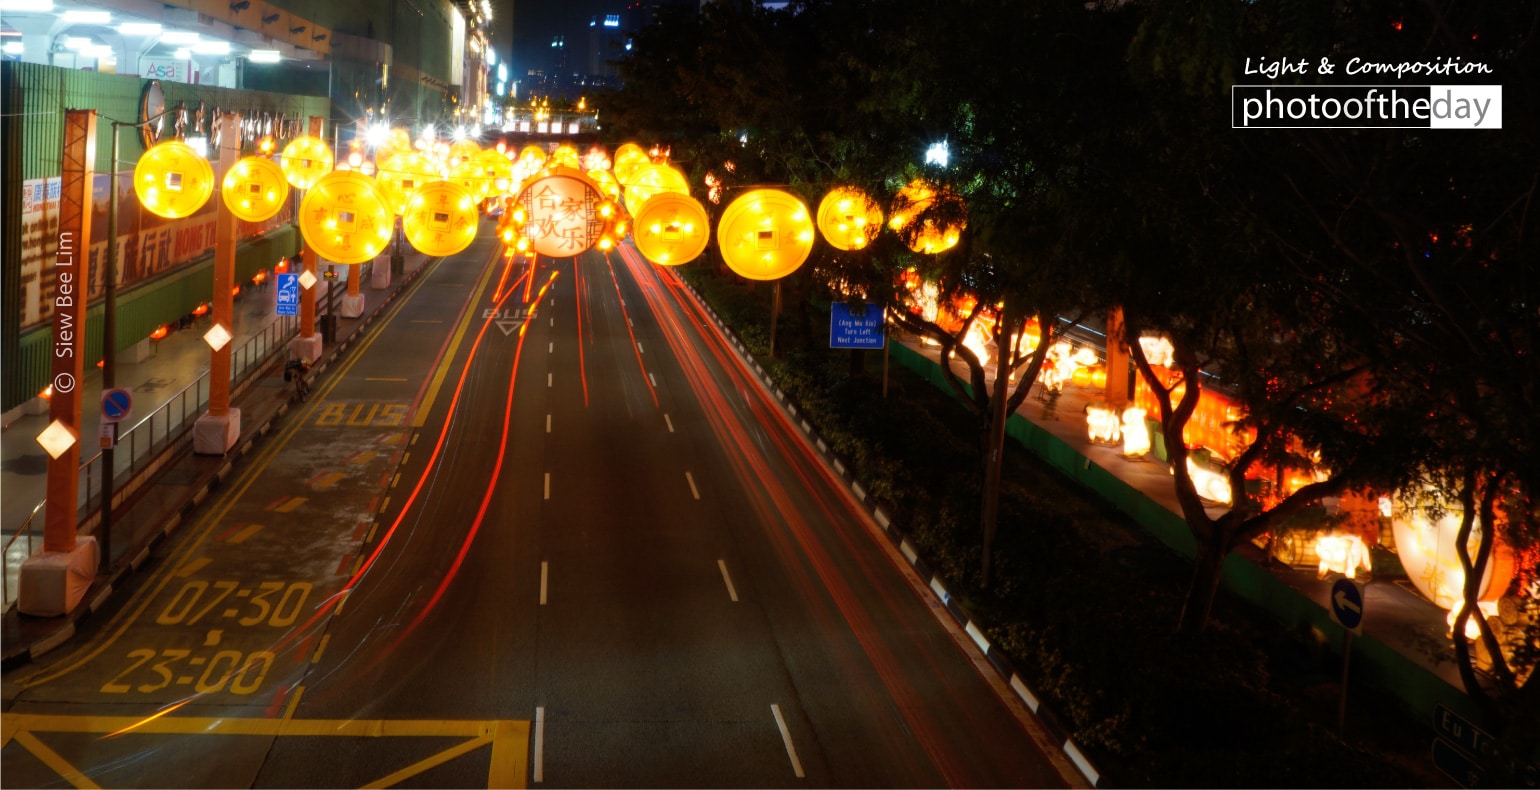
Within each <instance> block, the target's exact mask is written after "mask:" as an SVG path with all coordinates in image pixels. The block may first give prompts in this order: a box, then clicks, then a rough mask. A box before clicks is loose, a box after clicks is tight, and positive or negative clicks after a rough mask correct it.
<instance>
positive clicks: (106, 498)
mask: <svg viewBox="0 0 1540 790" xmlns="http://www.w3.org/2000/svg"><path fill="white" fill-rule="evenodd" d="M173 112H176V108H172V109H169V110H164V111H162V112H159V113H156V114H155V115H153V116H151V117H149V118H146V119H144V120H143V121H139V122H137V123H130V122H128V121H113V122H112V158H111V159H110V160H109V167H110V171H109V172H108V174H107V190H108V195H107V269H106V271H105V272H103V273H102V282H103V288H102V391H103V392H106V391H107V390H110V389H113V388H114V387H116V386H117V376H118V160H119V158H120V156H121V154H122V143H121V142H120V141H119V139H118V131H119V130H120V129H122V128H123V127H125V126H127V127H129V128H133V129H141V128H143V127H146V126H149V125H150V124H152V123H156V122H158V121H159V120H160V119H162V118H164V117H166V116H167V115H170V114H171V113H173ZM108 425H109V426H110V427H106V428H104V429H103V431H104V433H103V434H102V520H101V524H100V525H99V526H98V527H97V529H96V535H97V541H98V542H99V543H100V544H101V547H102V558H101V559H102V562H101V569H102V572H103V573H108V572H111V571H112V497H113V493H114V492H113V486H114V482H115V478H116V477H117V475H116V472H117V470H116V469H115V467H114V463H113V461H114V458H113V455H114V452H115V448H116V447H117V446H118V426H117V423H108ZM106 431H110V432H111V433H110V434H108V433H106Z"/></svg>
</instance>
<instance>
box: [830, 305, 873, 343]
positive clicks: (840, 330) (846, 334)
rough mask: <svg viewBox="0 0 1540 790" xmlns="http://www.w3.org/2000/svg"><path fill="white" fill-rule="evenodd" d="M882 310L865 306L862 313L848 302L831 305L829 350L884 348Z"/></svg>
mask: <svg viewBox="0 0 1540 790" xmlns="http://www.w3.org/2000/svg"><path fill="white" fill-rule="evenodd" d="M883 340H884V335H883V330H882V308H880V307H878V306H876V305H865V306H863V307H862V308H861V311H860V312H856V311H854V310H852V309H851V307H850V304H849V303H847V302H835V303H833V304H831V305H829V348H870V349H878V348H882V347H883Z"/></svg>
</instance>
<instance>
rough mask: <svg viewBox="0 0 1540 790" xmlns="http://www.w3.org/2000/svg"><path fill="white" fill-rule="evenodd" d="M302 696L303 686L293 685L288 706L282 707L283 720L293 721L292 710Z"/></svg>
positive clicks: (303, 692) (303, 694)
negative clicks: (292, 693) (292, 692)
mask: <svg viewBox="0 0 1540 790" xmlns="http://www.w3.org/2000/svg"><path fill="white" fill-rule="evenodd" d="M322 644H325V642H324V640H323V642H322ZM317 657H319V656H317ZM303 696H305V687H304V686H295V687H294V696H292V697H290V698H289V704H288V706H287V707H285V708H284V709H283V720H284V721H293V720H294V711H295V710H296V709H298V708H299V698H300V697H303Z"/></svg>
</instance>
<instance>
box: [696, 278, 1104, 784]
mask: <svg viewBox="0 0 1540 790" xmlns="http://www.w3.org/2000/svg"><path fill="white" fill-rule="evenodd" d="M685 287H686V289H687V290H688V291H689V292H690V293H691V294H692V295H693V296H694V298H695V301H696V302H697V303H698V304H699V305H700V306H701V307H703V308H704V309H705V311H706V313H707V314H709V315H710V316H711V318H712V320H713V321H715V322H716V325H717V329H718V331H720V332H721V333H722V334H723V336H725V337H726V338H727V339H728V340H729V341H730V342H731V344H732V345H733V346H734V347H735V348H737V349H738V351H739V357H740V359H742V360H743V361H744V362H745V363H746V364H747V365H750V366H752V367H753V368H754V370H755V371H756V372H759V373H760V374H761V377H762V379H763V381H764V384H765V387H766V389H767V390H768V391H770V392H773V393H775V396H776V400H777V401H780V402H781V404H782V407H783V408H784V409H785V411H786V414H787V415H788V416H790V417H792V418H796V417H797V406H796V403H794V402H793V401H792V399H791V398H789V397H787V396H786V395H785V394H784V392H783V391H782V390H781V389H780V387H778V386H777V385H776V384H775V382H774V381H773V380H772V379H771V378H770V376H769V374H768V373H765V372H764V369H763V368H762V367H760V365H759V363H758V362H756V361H755V360H754V358H753V356H752V355H751V354H749V353H748V349H747V348H746V347H745V346H744V345H743V341H741V340H739V339H738V336H737V335H736V334H734V333H733V331H732V330H731V329H729V328H728V327H727V325H726V324H724V323H722V319H721V318H720V317H719V316H718V315H717V314H716V312H715V311H713V310H712V309H711V308H710V307H709V306H706V300H705V298H704V297H702V296H701V294H700V292H699V291H696V290H695V287H694V286H692V285H689V284H688V283H686V284H685ZM800 422H801V427H802V430H803V432H804V433H806V434H807V437H808V441H810V442H813V443H814V444H815V446H816V447H817V449H818V452H819V455H820V456H821V457H822V458H823V459H824V461H825V462H826V463H828V464H829V465H830V466H831V467H832V468H834V469H835V470H836V471H837V472H838V474H839V475H841V476H844V475H845V465H844V462H843V461H842V460H840V459H839V458H837V457H835V456H834V455H833V454H832V453H830V452H829V450H828V444H827V443H826V442H824V440H823V439H822V438H820V437H819V436H818V435H817V433H816V432H814V430H813V427H812V425H811V424H810V423H809V422H808V421H807V420H806V419H805V418H803V419H801V420H800ZM850 488H851V492H852V494H854V495H855V496H856V498H857V499H858V500H860V501H861V502H862V503H863V504H865V505H867V507H868V508H869V509H870V513H871V516H872V518H873V520H875V521H876V522H877V524H878V525H879V526H880V527H881V528H882V531H883V533H884V534H885V535H886V536H887V537H888V539H889V540H890V541H892V542H893V544H894V545H895V546H897V547H898V550H899V552H900V553H902V554H903V556H904V559H905V560H907V561H908V562H909V564H910V566H911V567H913V568H914V570H915V573H916V574H918V575H919V577H920V579H921V581H922V583H924V584H925V586H926V587H927V588H928V589H929V590H930V591H931V593H932V594H934V595H935V596H936V598H937V600H938V601H940V603H941V604H942V606H943V608H945V609H946V610H947V612H948V613H949V614H950V615H951V616H952V618H953V619H954V620H956V621H957V624H958V625H959V626H961V627H962V628H963V630H964V632H966V633H967V634H968V637H969V639H971V640H972V641H973V643H974V645H975V646H976V647H978V648H979V650H980V651H981V652H982V653H983V654H984V658H985V659H986V660H988V661H989V664H990V666H992V667H994V669H995V672H996V673H997V674H998V675H999V676H1000V677H1001V678H1002V679H1003V680H1004V681H1005V682H1006V684H1007V685H1008V686H1010V688H1011V690H1012V691H1013V692H1015V694H1016V696H1017V697H1018V698H1020V699H1021V701H1022V703H1023V704H1025V705H1026V706H1027V710H1029V711H1030V712H1031V713H1032V714H1033V715H1034V716H1035V717H1037V719H1038V720H1039V721H1041V722H1042V723H1043V725H1044V727H1045V728H1047V730H1048V732H1049V733H1050V735H1051V736H1052V737H1053V738H1054V739H1055V740H1057V741H1061V742H1062V745H1061V746H1060V750H1061V751H1063V752H1064V755H1065V756H1066V757H1068V758H1069V760H1070V762H1071V763H1073V764H1074V766H1075V768H1076V769H1077V770H1079V771H1080V774H1081V776H1083V777H1085V780H1086V781H1087V782H1089V783H1090V785H1091V786H1092V787H1096V786H1097V783H1098V782H1099V781H1101V772H1100V771H1098V770H1097V769H1096V767H1095V766H1094V765H1093V764H1092V763H1091V760H1090V758H1088V757H1087V756H1086V755H1085V753H1084V752H1082V751H1081V750H1080V747H1079V746H1078V745H1076V744H1075V741H1074V739H1073V738H1070V737H1069V733H1068V732H1067V731H1066V730H1065V729H1064V726H1063V725H1062V724H1060V722H1059V720H1058V717H1057V716H1055V715H1054V713H1053V711H1051V710H1049V709H1048V708H1046V707H1044V706H1043V705H1042V701H1041V700H1040V699H1039V698H1038V697H1037V695H1036V694H1034V693H1032V691H1031V689H1029V688H1028V687H1027V684H1026V682H1025V681H1024V680H1022V678H1021V676H1020V675H1019V674H1017V672H1016V670H1015V666H1014V665H1013V664H1012V663H1011V660H1010V658H1009V657H1008V656H1007V655H1006V654H1005V653H1004V651H1002V650H1000V649H999V648H998V647H996V646H995V645H993V644H991V643H990V641H989V640H988V638H986V637H985V636H984V633H983V631H982V630H980V628H979V627H978V626H977V625H976V624H975V623H974V622H973V619H972V617H971V616H969V614H968V613H967V612H966V611H964V610H963V608H962V607H961V606H960V605H959V604H958V603H957V602H956V601H955V600H954V599H953V598H952V596H951V595H950V594H949V593H948V592H947V591H946V588H945V587H944V586H943V585H942V584H941V580H940V577H939V576H937V575H936V573H935V572H934V571H933V570H932V569H931V568H930V567H929V566H928V565H927V564H926V562H925V561H924V560H922V559H920V556H919V554H918V552H916V551H915V549H914V546H913V544H911V543H910V542H909V538H908V536H907V535H905V534H904V532H903V530H901V529H899V528H898V527H896V526H894V524H893V522H892V520H891V518H890V517H889V516H888V514H887V512H886V511H885V510H883V509H882V507H880V506H876V505H874V504H872V503H870V502H868V497H867V494H866V489H865V488H864V487H863V486H861V484H860V483H859V482H858V481H854V480H852V481H851V485H850ZM775 712H776V714H777V716H776V718H777V719H778V720H779V719H780V716H779V713H780V711H779V709H778V708H777V709H776V711H775ZM782 733H783V735H785V733H786V731H785V730H784V729H782ZM786 744H787V747H788V749H789V748H790V746H791V742H790V738H789V736H787V740H786ZM793 759H795V757H793ZM798 768H799V771H798V773H797V775H798V776H799V777H800V776H801V775H802V774H801V772H800V766H798Z"/></svg>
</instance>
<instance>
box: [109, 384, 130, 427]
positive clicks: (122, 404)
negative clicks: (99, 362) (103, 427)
mask: <svg viewBox="0 0 1540 790" xmlns="http://www.w3.org/2000/svg"><path fill="white" fill-rule="evenodd" d="M133 409H134V396H133V395H132V394H130V393H129V391H128V390H126V389H123V388H122V387H114V388H112V389H109V390H103V391H102V421H103V422H117V421H119V420H121V419H123V418H125V417H127V416H128V414H129V412H131V411H133Z"/></svg>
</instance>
